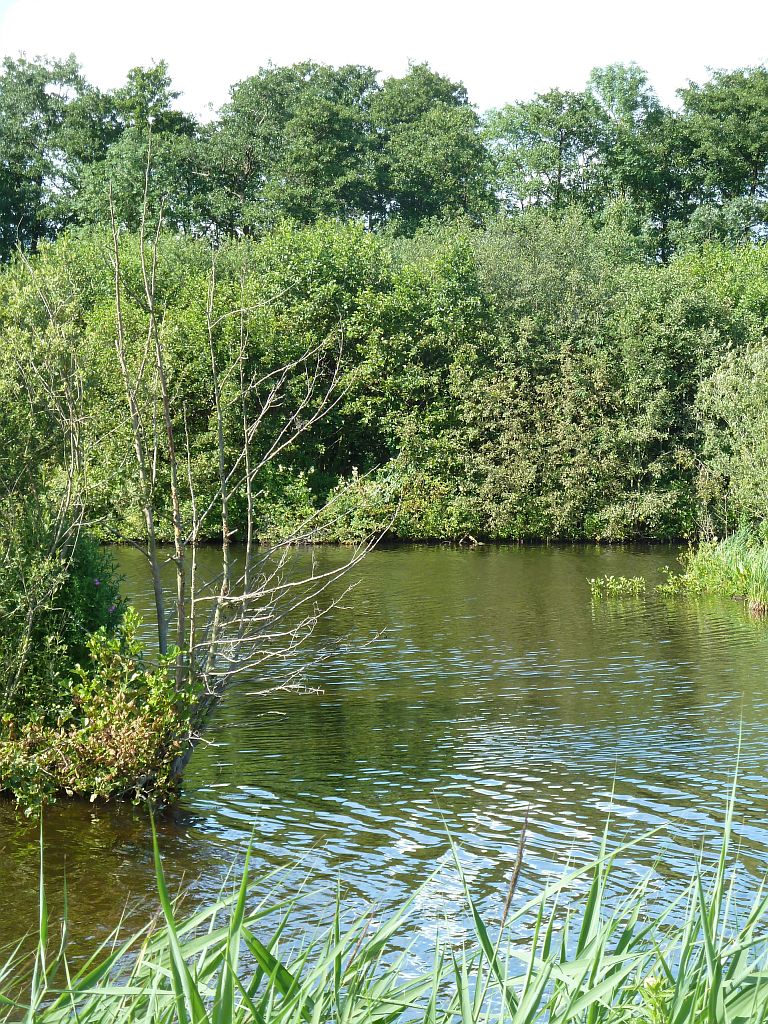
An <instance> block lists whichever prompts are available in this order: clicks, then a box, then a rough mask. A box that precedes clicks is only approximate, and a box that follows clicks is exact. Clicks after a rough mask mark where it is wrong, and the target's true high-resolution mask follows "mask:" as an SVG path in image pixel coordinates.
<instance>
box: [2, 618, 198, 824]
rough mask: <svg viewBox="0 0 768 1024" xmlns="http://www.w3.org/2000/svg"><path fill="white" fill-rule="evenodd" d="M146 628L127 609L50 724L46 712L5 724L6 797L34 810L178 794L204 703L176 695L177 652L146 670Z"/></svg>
mask: <svg viewBox="0 0 768 1024" xmlns="http://www.w3.org/2000/svg"><path fill="white" fill-rule="evenodd" d="M140 625H141V623H140V621H139V619H138V617H137V616H136V614H135V612H133V611H132V610H130V609H129V610H128V611H127V612H126V613H125V615H124V617H123V619H122V621H121V623H120V625H119V627H118V628H117V629H116V630H113V631H107V630H106V629H105V628H104V627H102V628H100V629H99V630H97V631H96V632H95V633H93V634H91V636H90V637H89V638H88V640H87V642H86V645H85V647H86V650H85V655H86V656H85V657H84V658H83V663H82V665H75V666H74V667H73V668H72V669H71V670H70V673H69V678H68V679H67V681H66V682H67V686H66V691H65V692H66V703H63V702H61V703H60V705H59V708H58V712H57V715H56V717H55V720H54V721H51V718H52V711H53V709H52V708H51V707H50V706H48V707H46V708H45V709H41V710H40V712H39V714H37V715H31V716H29V717H28V718H27V719H26V720H25V718H23V717H20V716H19V715H16V714H9V713H6V714H4V715H3V717H2V730H1V731H0V789H1V790H6V791H10V792H11V793H12V794H13V795H14V796H15V798H16V800H17V801H18V802H19V803H20V804H21V805H22V806H24V807H25V808H27V809H28V810H31V809H33V808H35V807H37V806H38V805H39V804H40V803H41V802H42V801H47V800H50V799H53V798H55V797H56V796H57V795H58V794H64V793H66V794H67V795H68V796H73V795H77V796H83V797H89V798H90V799H91V800H96V799H98V798H102V799H109V798H110V797H115V796H124V797H125V796H131V797H134V798H140V797H143V796H144V795H146V794H149V793H151V794H152V796H153V799H160V800H162V799H163V798H166V797H168V796H169V795H171V794H172V793H173V792H174V790H175V787H176V786H177V785H178V770H177V763H178V759H179V758H180V757H181V756H183V754H184V752H185V750H186V749H187V747H188V745H189V742H190V739H191V735H192V726H193V716H194V711H195V708H196V700H197V697H198V696H199V694H198V693H197V691H196V689H195V688H194V687H193V686H192V685H190V687H189V688H188V689H185V690H181V691H180V690H179V689H177V687H176V685H175V682H174V674H173V662H174V657H175V652H174V654H171V655H169V656H168V657H167V658H164V659H163V658H161V659H160V660H159V661H158V662H157V663H156V664H154V665H153V666H152V667H149V666H148V665H147V664H146V663H145V657H144V648H143V644H142V642H141V641H140V640H139V639H138V630H139V627H140ZM43 711H44V712H45V713H43Z"/></svg>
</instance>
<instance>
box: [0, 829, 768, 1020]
mask: <svg viewBox="0 0 768 1024" xmlns="http://www.w3.org/2000/svg"><path fill="white" fill-rule="evenodd" d="M729 836H730V817H729V819H728V821H727V822H726V827H725V834H724V838H723V843H722V848H721V851H720V857H719V860H718V862H717V864H716V866H714V867H713V868H710V869H709V871H705V869H704V867H703V866H702V865H701V864H700V865H699V866H698V867H696V869H695V870H694V871H693V874H692V878H691V881H690V884H689V885H688V886H687V889H686V890H685V892H683V893H682V894H681V895H678V896H677V897H676V898H671V899H670V900H668V902H667V903H666V904H665V905H664V906H659V905H658V903H657V899H656V898H654V897H653V896H652V894H651V888H650V885H649V883H650V875H649V877H648V878H646V879H645V880H642V881H640V882H638V883H637V884H636V885H635V886H634V888H632V890H631V891H629V892H627V893H626V894H625V895H624V896H622V897H620V898H615V897H609V896H608V893H609V891H610V890H611V888H612V887H611V885H610V881H611V875H612V872H613V870H614V863H615V861H616V858H617V857H618V856H620V855H621V854H622V853H624V852H626V849H627V847H623V848H621V849H619V850H614V851H613V852H612V853H609V852H608V850H607V848H606V844H605V843H604V844H603V847H602V849H601V851H600V853H599V855H598V856H596V857H595V859H594V861H593V863H592V864H590V865H589V866H588V867H585V868H580V869H578V870H573V871H569V872H565V873H564V874H563V876H562V877H561V878H559V879H557V880H556V881H554V882H552V883H551V884H549V885H546V886H544V887H543V888H542V889H541V891H540V892H539V893H538V894H537V895H536V896H535V897H533V898H531V899H528V900H526V901H523V902H522V905H520V906H515V908H514V909H510V906H511V903H512V902H513V901H511V899H508V900H507V901H506V904H505V906H504V912H503V914H502V924H501V925H500V926H498V927H496V928H495V929H493V930H492V929H491V928H490V927H489V926H488V925H487V924H486V923H484V920H483V916H482V914H481V913H480V910H479V909H478V906H477V903H476V902H475V900H474V899H473V897H472V894H471V892H470V890H469V887H468V886H467V885H466V884H464V899H465V901H466V910H467V916H468V919H469V920H470V921H471V922H472V930H471V937H470V938H469V939H468V940H465V941H464V942H463V943H462V944H461V945H457V944H454V943H452V942H451V941H449V940H448V939H444V940H442V941H441V940H436V941H435V946H434V950H433V956H432V962H431V965H430V966H429V967H428V968H426V969H423V968H422V969H419V970H416V969H415V968H414V963H415V960H414V958H412V957H411V956H410V955H409V951H408V948H407V944H405V945H404V941H403V940H404V939H406V940H407V936H408V935H409V921H410V919H411V916H412V914H413V904H411V905H409V906H406V907H404V908H402V909H401V910H400V911H399V912H397V913H393V914H392V915H391V916H390V917H388V918H386V919H385V920H383V921H378V920H377V919H376V917H375V916H374V915H370V914H369V915H363V916H358V917H348V916H347V915H346V914H345V913H344V911H343V908H342V905H341V902H340V901H337V903H336V906H335V909H332V912H331V913H330V915H329V920H327V921H326V922H325V924H324V925H322V926H318V927H317V929H316V930H315V931H314V932H312V933H307V934H306V936H305V938H304V940H303V941H302V942H301V943H300V944H294V945H291V944H290V943H289V942H288V941H287V940H286V939H285V934H286V928H287V926H288V925H290V923H291V918H292V914H293V912H294V910H295V908H296V905H297V903H298V902H299V901H300V899H301V897H300V896H293V897H291V898H278V897H275V898H274V899H261V900H256V901H255V902H254V879H253V878H251V876H250V871H249V864H248V860H247V859H246V863H245V867H244V869H243V871H242V875H241V878H240V881H239V884H237V885H235V886H233V889H232V892H231V893H229V894H228V895H225V896H222V898H220V899H219V900H217V901H216V902H214V903H213V904H212V905H211V906H209V907H208V908H207V909H205V910H203V911H201V912H199V913H195V914H192V915H190V916H181V915H180V914H179V913H178V911H177V909H176V908H175V906H174V903H173V901H172V899H171V896H170V894H169V893H168V890H167V887H166V883H165V879H164V875H163V867H162V863H161V860H160V857H159V854H158V851H157V842H156V841H155V867H156V873H157V890H158V897H159V899H158V918H157V920H156V921H155V922H154V923H153V924H152V925H149V926H147V928H146V929H145V930H144V931H143V932H141V933H139V934H137V935H133V936H131V937H129V938H127V939H126V940H125V941H123V942H117V941H116V939H115V940H113V941H112V942H111V943H110V944H107V945H105V946H104V947H102V948H101V949H100V950H99V951H98V953H96V954H95V955H94V956H92V957H91V958H90V960H89V961H88V962H87V963H86V964H84V965H82V966H80V967H79V968H78V969H77V970H74V969H72V968H71V967H70V965H69V963H68V960H67V955H66V945H65V943H63V944H60V945H59V947H58V948H57V949H56V950H55V951H54V952H53V953H52V954H51V953H50V952H49V948H50V945H51V942H50V936H49V934H48V930H49V922H48V912H47V909H46V903H45V895H44V892H45V890H44V886H43V883H42V879H41V899H40V920H39V943H38V948H37V953H36V955H35V956H34V962H33V963H32V964H31V967H30V973H29V974H28V975H27V976H26V977H25V984H24V988H25V992H26V995H25V997H24V999H23V1000H17V999H15V998H14V996H13V991H14V990H15V989H18V988H19V984H20V979H19V970H20V968H21V964H20V960H19V957H18V954H14V955H12V956H11V957H10V958H9V959H8V961H7V962H6V963H5V965H4V966H3V967H2V968H0V999H1V1000H2V1004H3V1006H4V1008H5V1013H6V1017H5V1019H7V1020H15V1021H21V1020H23V1021H27V1022H29V1024H31V1022H32V1021H34V1022H37V1024H60V1022H64V1021H67V1022H81V1024H86V1022H89V1024H91V1022H93V1024H95V1022H99V1024H103V1022H126V1024H127V1022H131V1024H134V1022H136V1024H138V1022H145V1024H150V1022H152V1024H163V1022H168V1024H170V1022H178V1024H202V1022H205V1024H235V1022H237V1024H246V1022H248V1024H251V1022H253V1024H326V1022H338V1024H395V1022H397V1021H404V1022H405V1021H415V1020H418V1021H423V1022H425V1024H496V1022H502V1021H504V1022H510V1024H532V1022H535V1021H541V1022H544V1021H547V1022H550V1024H564V1022H566V1021H568V1022H571V1021H578V1022H584V1024H598V1022H607V1021H610V1022H641V1021H643V1022H649V1024H661V1022H665V1024H666V1022H669V1024H683V1022H701V1024H704V1022H707V1024H720V1022H722V1024H726V1022H729V1024H739V1022H744V1024H746V1022H759V1021H763V1020H766V1019H768V962H767V960H768V950H766V933H767V930H768V897H767V896H766V894H765V892H764V891H763V890H762V889H761V890H759V891H758V892H757V893H756V895H755V897H754V902H753V904H752V906H751V908H750V909H748V910H746V911H745V910H743V909H741V910H740V909H738V906H737V901H736V900H735V898H734V896H735V886H736V883H737V879H738V869H737V867H736V866H734V864H733V863H732V858H731V855H730V852H729ZM638 841H639V840H638ZM456 870H460V869H459V868H458V859H457V869H456ZM517 875H518V871H517V870H516V871H515V872H514V873H513V882H512V888H511V890H510V897H511V895H512V890H513V889H514V885H515V884H516V880H517ZM585 880H588V885H586V886H585V885H584V884H583V882H584V881H585ZM576 892H580V893H581V895H579V896H577V895H575V893H576ZM252 904H254V905H252ZM422 962H423V961H422Z"/></svg>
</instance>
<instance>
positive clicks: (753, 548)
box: [673, 528, 768, 614]
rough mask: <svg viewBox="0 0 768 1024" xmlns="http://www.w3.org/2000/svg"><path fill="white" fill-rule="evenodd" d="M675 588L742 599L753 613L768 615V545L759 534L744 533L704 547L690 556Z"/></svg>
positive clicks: (739, 531)
mask: <svg viewBox="0 0 768 1024" xmlns="http://www.w3.org/2000/svg"><path fill="white" fill-rule="evenodd" d="M673 582H674V584H675V585H676V586H677V587H678V589H684V590H688V591H694V592H697V593H715V594H724V595H727V596H729V597H736V598H741V599H743V600H744V601H746V602H747V605H748V607H749V608H750V610H751V611H753V612H755V613H757V614H765V613H766V611H768V543H766V541H765V539H764V538H763V537H762V536H761V535H760V534H759V533H757V532H755V531H754V530H751V529H747V528H744V529H741V530H737V531H736V532H735V533H732V534H731V535H730V536H728V537H726V538H724V539H723V540H720V541H711V542H707V543H703V544H701V545H700V546H699V547H698V548H697V549H696V550H695V551H693V552H691V554H689V555H688V556H687V559H686V562H685V569H684V572H683V573H682V575H681V576H679V577H677V578H676V579H675V580H674V581H673Z"/></svg>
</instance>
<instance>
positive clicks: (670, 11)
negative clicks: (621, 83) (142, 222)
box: [0, 0, 768, 115]
mask: <svg viewBox="0 0 768 1024" xmlns="http://www.w3.org/2000/svg"><path fill="white" fill-rule="evenodd" d="M22 51H23V52H25V53H26V54H27V56H30V57H31V56H37V55H48V56H66V55H67V54H69V53H75V54H76V55H77V57H78V58H79V60H80V62H81V64H82V65H83V67H84V69H85V72H86V74H87V76H88V77H89V78H90V80H91V81H93V82H95V83H96V84H97V85H99V86H101V87H102V88H110V87H113V86H116V85H119V84H120V83H121V82H122V81H123V80H124V78H125V74H126V72H127V71H128V69H129V68H131V67H134V66H136V65H137V64H148V63H150V62H152V61H153V60H157V59H161V58H164V59H165V60H167V61H168V63H169V65H170V70H171V75H172V77H173V80H174V83H175V85H176V87H177V88H178V89H180V90H181V91H182V93H183V98H182V100H181V101H180V106H182V107H184V108H186V109H188V110H190V111H194V112H195V113H197V114H203V115H204V114H205V112H206V109H209V108H210V105H211V104H212V105H213V107H214V108H218V107H219V106H220V105H221V104H222V103H224V102H225V101H226V99H227V96H228V89H229V86H230V85H231V84H232V83H234V82H236V81H239V80H240V79H243V78H245V77H247V76H248V75H250V74H253V73H254V72H256V71H257V70H258V68H259V67H261V66H263V65H264V64H266V63H267V62H268V61H272V62H273V63H275V64H289V63H294V62H295V61H300V60H306V59H311V60H315V61H319V62H323V63H329V64H343V63H354V64H368V65H371V66H373V67H375V68H377V69H378V70H380V71H382V72H383V73H384V74H385V75H390V74H402V73H404V71H405V70H406V68H407V64H408V60H409V59H410V60H416V61H428V62H429V63H430V64H431V65H432V67H433V68H435V70H437V71H440V72H441V73H443V74H446V75H449V76H451V77H452V78H457V79H461V80H462V81H463V82H464V84H465V85H466V86H467V89H468V90H469V94H470V98H471V99H472V101H473V102H474V103H475V104H476V105H477V106H478V107H479V108H481V109H486V108H488V107H491V106H500V105H501V104H503V103H506V102H510V101H513V100H516V99H525V98H528V97H530V96H531V95H532V94H533V93H534V92H537V91H544V90H546V89H548V88H551V87H553V86H559V87H561V88H570V89H578V88H581V87H582V86H583V85H584V82H585V80H586V77H587V75H588V73H589V70H590V69H591V68H592V67H595V66H597V65H602V64H609V63H613V62H616V61H631V60H634V61H637V63H638V64H640V65H641V66H642V67H644V68H645V69H646V70H647V71H648V72H649V74H650V78H651V81H652V83H653V84H654V86H655V87H656V90H657V92H658V93H659V95H660V96H661V98H662V99H663V100H665V101H666V102H668V103H672V102H674V101H675V90H676V89H677V88H679V87H680V86H682V85H684V84H686V83H687V81H688V80H690V79H693V80H696V81H701V80H702V79H704V78H706V77H707V69H708V68H734V67H741V66H744V65H750V64H760V63H765V62H766V61H768V0H728V2H724V0H719V2H717V3H712V2H711V0H698V2H696V0H645V2H644V3H642V2H638V0H634V2H632V3H630V2H628V0H612V2H610V0H544V2H538V3H537V2H536V0H506V2H502V0H474V2H471V0H461V2H455V0H442V2H439V0H389V2H387V0H383V2H380V3H372V2H370V0H369V2H367V3H366V2H365V0H208V2H205V3H202V2H199V0H124V2H122V3H117V2H115V0H0V54H2V55H3V56H5V55H12V56H15V55H17V54H18V53H19V52H22Z"/></svg>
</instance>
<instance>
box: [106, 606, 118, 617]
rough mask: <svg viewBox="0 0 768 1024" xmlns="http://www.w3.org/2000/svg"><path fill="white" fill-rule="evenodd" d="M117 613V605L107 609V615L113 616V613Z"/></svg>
mask: <svg viewBox="0 0 768 1024" xmlns="http://www.w3.org/2000/svg"><path fill="white" fill-rule="evenodd" d="M116 611H117V605H116V604H111V605H110V606H109V608H108V609H107V613H108V614H109V615H111V614H112V613H113V612H116Z"/></svg>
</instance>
